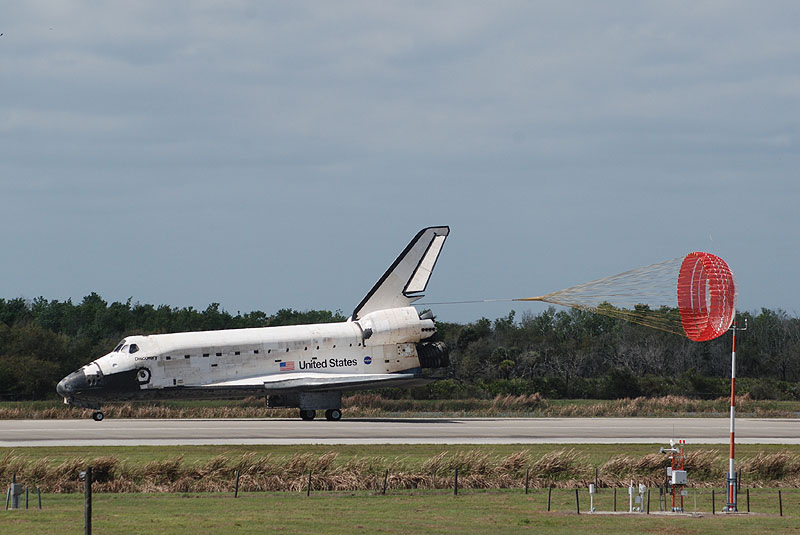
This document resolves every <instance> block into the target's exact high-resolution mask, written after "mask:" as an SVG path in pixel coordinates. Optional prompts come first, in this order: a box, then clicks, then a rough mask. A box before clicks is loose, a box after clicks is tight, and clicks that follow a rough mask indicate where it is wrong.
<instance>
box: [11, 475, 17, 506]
mask: <svg viewBox="0 0 800 535" xmlns="http://www.w3.org/2000/svg"><path fill="white" fill-rule="evenodd" d="M11 508H12V509H19V491H18V490H17V474H16V473H14V474H11Z"/></svg>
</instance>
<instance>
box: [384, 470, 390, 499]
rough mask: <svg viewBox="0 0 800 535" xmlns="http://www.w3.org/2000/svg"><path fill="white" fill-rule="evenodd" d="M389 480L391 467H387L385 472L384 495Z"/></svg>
mask: <svg viewBox="0 0 800 535" xmlns="http://www.w3.org/2000/svg"><path fill="white" fill-rule="evenodd" d="M388 482H389V469H388V468H387V469H386V473H385V474H383V495H384V496H386V484H387V483H388Z"/></svg>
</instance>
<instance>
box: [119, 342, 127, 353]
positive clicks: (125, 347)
mask: <svg viewBox="0 0 800 535" xmlns="http://www.w3.org/2000/svg"><path fill="white" fill-rule="evenodd" d="M120 351H121V352H122V353H127V352H128V344H125V345H124V346H122V349H121V350H120Z"/></svg>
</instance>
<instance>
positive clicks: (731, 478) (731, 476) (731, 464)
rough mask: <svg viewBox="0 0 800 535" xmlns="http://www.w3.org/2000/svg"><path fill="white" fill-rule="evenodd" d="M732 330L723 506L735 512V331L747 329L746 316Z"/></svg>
mask: <svg viewBox="0 0 800 535" xmlns="http://www.w3.org/2000/svg"><path fill="white" fill-rule="evenodd" d="M731 330H732V331H733V341H732V343H731V423H730V428H731V445H730V457H729V459H728V477H727V484H728V503H727V505H726V507H725V511H727V512H728V513H735V512H737V511H738V510H739V509H738V507H737V503H736V502H737V490H738V485H737V477H736V475H737V474H736V461H735V459H736V456H735V455H734V444H735V440H734V437H735V422H736V331H746V330H747V318H745V326H744V328H741V329H740V328H738V326H737V322H736V321H734V322H733V327H731Z"/></svg>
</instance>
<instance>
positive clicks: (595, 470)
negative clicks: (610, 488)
mask: <svg viewBox="0 0 800 535" xmlns="http://www.w3.org/2000/svg"><path fill="white" fill-rule="evenodd" d="M594 488H595V489H599V488H600V485H598V478H597V467H596V466H595V467H594Z"/></svg>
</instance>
